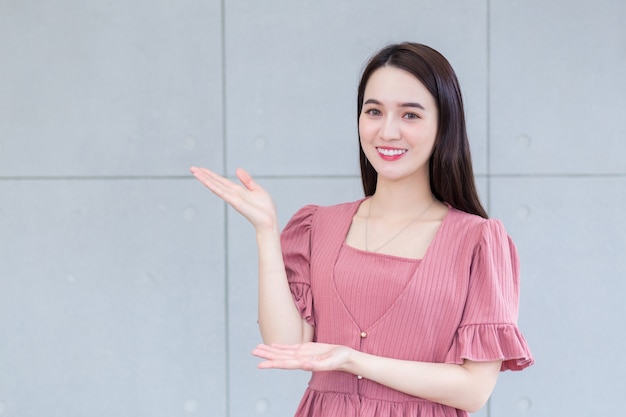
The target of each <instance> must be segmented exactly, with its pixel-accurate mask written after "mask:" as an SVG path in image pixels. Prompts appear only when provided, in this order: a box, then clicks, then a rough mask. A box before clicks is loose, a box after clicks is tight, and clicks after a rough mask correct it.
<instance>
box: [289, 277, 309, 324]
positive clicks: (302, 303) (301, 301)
mask: <svg viewBox="0 0 626 417" xmlns="http://www.w3.org/2000/svg"><path fill="white" fill-rule="evenodd" d="M289 288H290V289H291V294H292V295H293V301H294V303H295V304H296V308H297V309H298V311H299V312H300V316H301V317H302V318H303V319H305V320H306V322H307V323H309V324H310V325H311V326H315V321H314V320H313V297H312V296H311V286H310V285H308V284H302V283H299V282H294V283H290V284H289Z"/></svg>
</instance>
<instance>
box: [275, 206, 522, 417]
mask: <svg viewBox="0 0 626 417" xmlns="http://www.w3.org/2000/svg"><path fill="white" fill-rule="evenodd" d="M361 201H362V200H361ZM361 201H356V202H352V203H346V204H340V205H336V206H331V207H318V206H306V207H303V208H302V209H300V210H299V211H298V212H297V213H296V214H295V215H294V216H293V217H292V219H291V220H290V221H289V223H288V224H287V226H286V227H285V229H284V230H283V233H282V235H281V242H282V248H283V257H284V260H285V267H286V270H287V277H288V280H289V283H290V287H291V291H292V293H293V297H294V300H295V303H296V306H297V307H298V309H299V311H300V313H301V315H302V317H303V318H306V320H307V321H308V322H309V323H311V324H312V325H313V326H314V327H315V337H314V340H315V341H317V342H324V343H331V344H338V345H344V346H349V347H351V348H354V349H357V350H360V351H363V352H367V353H371V354H373V355H378V356H384V357H390V358H397V359H403V360H413V361H423V362H437V363H456V364H461V363H462V362H463V359H468V360H472V361H493V360H502V361H503V362H502V370H506V369H510V370H521V369H523V368H526V367H527V366H530V365H531V364H532V363H533V358H532V355H531V353H530V350H529V349H528V346H527V345H526V341H525V340H524V337H523V336H522V334H521V333H520V331H519V329H518V327H517V324H516V323H517V312H518V304H519V301H518V298H519V265H518V257H517V251H516V249H515V246H514V244H513V242H512V241H511V239H510V238H509V236H508V235H507V233H506V231H505V230H504V227H503V226H502V224H501V223H500V222H499V221H497V220H493V219H489V220H485V219H483V218H481V217H479V216H475V215H471V214H467V213H464V212H461V211H458V210H455V209H450V210H449V212H448V214H447V215H446V217H445V219H444V220H443V222H442V224H441V227H440V228H439V231H438V232H437V234H436V236H435V238H434V239H433V241H432V243H431V244H430V247H429V248H428V250H427V252H426V254H425V255H424V257H423V259H421V260H416V259H405V258H400V257H395V256H390V255H383V254H377V253H371V252H364V251H361V250H358V249H355V248H352V247H350V246H348V245H346V244H345V238H346V235H347V232H348V230H349V228H350V224H351V222H352V217H353V216H354V214H355V213H356V211H357V209H358V207H359V204H360V203H361ZM295 416H296V417H321V416H333V417H334V416H337V417H357V416H359V417H383V416H384V417H409V416H414V417H461V416H463V417H466V416H468V413H466V412H465V411H462V410H457V409H454V408H452V407H448V406H445V405H441V404H438V403H434V402H431V401H427V400H424V399H421V398H417V397H414V396H411V395H408V394H404V393H402V392H399V391H396V390H393V389H391V388H387V387H385V386H383V385H380V384H378V383H376V382H373V381H369V380H367V379H365V378H360V377H358V376H356V375H352V374H349V373H346V372H341V371H333V372H313V374H312V377H311V380H310V381H309V386H308V388H307V389H306V392H305V393H304V397H303V398H302V401H301V402H300V405H299V407H298V410H297V412H296V415H295Z"/></svg>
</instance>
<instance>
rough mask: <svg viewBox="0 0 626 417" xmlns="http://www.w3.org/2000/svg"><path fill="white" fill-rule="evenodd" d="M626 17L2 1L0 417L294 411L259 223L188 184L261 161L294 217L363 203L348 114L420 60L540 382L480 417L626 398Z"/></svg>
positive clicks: (295, 389)
mask: <svg viewBox="0 0 626 417" xmlns="http://www.w3.org/2000/svg"><path fill="white" fill-rule="evenodd" d="M625 18H626V3H624V2H622V1H619V0H599V1H595V2H593V3H590V2H586V1H582V0H568V1H565V0H555V1H550V2H545V1H539V0H527V1H524V2H521V1H508V0H504V1H499V0H498V1H496V0H492V1H488V0H482V1H481V0H476V1H466V0H451V1H445V2H439V1H425V0H418V1H408V0H394V1H390V2H373V1H355V0H347V1H342V2H336V1H327V0H322V1H318V2H299V1H286V0H272V1H265V2H261V1H256V2H252V1H248V2H246V1H242V0H229V1H228V2H226V1H223V2H220V1H217V0H181V1H176V2H171V1H167V0H153V1H146V0H135V1H131V2H122V1H110V0H109V1H101V0H94V1H90V2H85V1H78V0H49V1H43V0H29V1H19V0H0V416H2V417H4V416H9V417H17V416H19V417H44V416H45V417H85V416H103V417H104V416H106V417H109V416H133V417H143V416H145V417H173V416H192V415H197V416H207V417H208V416H211V417H222V416H223V417H251V416H272V417H279V416H281V417H282V416H288V415H291V414H292V413H293V411H294V409H295V407H296V405H297V402H298V401H299V398H300V395H301V393H302V391H303V389H304V386H305V384H306V380H307V379H308V375H307V374H306V373H304V372H284V371H259V370H257V369H256V363H257V360H256V359H255V358H253V357H252V356H251V355H250V351H251V349H252V348H253V347H254V346H255V344H256V343H258V342H259V341H260V337H259V335H258V331H257V325H256V272H255V268H256V254H255V246H254V237H253V233H252V228H251V227H250V226H249V225H248V224H246V223H245V222H244V221H243V220H242V219H241V218H239V217H238V216H237V215H236V214H235V213H233V212H232V211H230V210H228V209H226V208H225V207H224V205H223V204H222V203H220V202H219V201H218V200H217V199H216V198H213V196H211V195H210V194H209V192H208V191H206V190H205V189H203V188H202V187H201V186H200V185H199V184H197V183H196V182H195V180H193V179H191V177H190V175H188V171H187V168H188V167H189V166H190V165H203V166H208V167H211V168H213V169H215V170H217V171H219V172H222V173H225V174H227V175H232V174H233V172H234V169H235V168H236V167H238V166H244V167H246V168H248V169H249V170H250V172H251V173H252V174H253V175H255V176H256V177H257V180H258V181H259V182H260V183H261V184H262V185H264V186H266V187H267V188H268V189H269V190H270V191H271V192H272V193H273V195H274V197H275V199H276V203H277V206H278V208H279V213H280V217H281V222H283V224H284V222H285V221H286V220H287V219H288V218H289V216H290V215H291V214H292V213H293V212H294V211H295V210H296V209H297V208H298V207H300V206H301V205H303V204H306V203H317V204H330V203H334V202H339V201H346V200H352V199H356V198H358V197H360V196H361V190H360V186H359V178H358V167H357V147H356V146H357V145H356V144H357V139H356V117H355V113H356V111H355V101H356V99H355V94H356V85H357V82H358V77H359V72H360V70H361V68H362V65H363V64H364V62H365V61H366V60H367V58H368V57H369V55H370V54H371V53H372V52H373V51H374V50H376V49H378V48H380V47H382V46H384V45H385V44H387V43H389V42H395V41H402V40H413V41H419V42H422V43H426V44H429V45H431V46H433V47H435V48H436V49H438V50H440V51H441V52H442V53H443V54H444V55H446V56H447V57H448V58H449V60H450V61H451V63H452V64H453V66H454V67H455V69H456V70H457V73H458V76H459V78H460V81H461V83H462V87H463V90H464V94H465V101H466V106H467V112H468V120H469V134H470V138H471V142H472V147H473V148H472V150H473V157H474V163H475V170H476V174H477V177H478V182H479V188H480V192H481V195H482V196H483V198H484V199H485V201H486V203H487V206H488V208H489V211H490V214H491V215H492V216H493V217H498V218H500V219H502V220H503V221H504V223H505V225H506V226H507V229H508V231H509V233H510V234H511V235H512V236H513V238H514V239H515V241H516V243H517V244H518V247H519V251H520V255H521V258H522V272H523V277H522V304H521V316H520V325H521V327H522V330H523V331H524V334H525V335H526V338H527V339H528V341H529V343H530V345H531V348H532V350H533V352H534V354H535V356H536V360H537V364H536V365H535V366H534V367H532V368H530V369H529V370H527V371H524V372H522V373H505V374H503V375H502V376H501V378H500V381H499V384H498V386H497V388H496V390H495V392H494V395H493V396H492V399H491V400H490V403H489V405H488V406H487V407H485V408H484V409H483V410H482V411H480V412H479V413H477V414H476V416H479V417H516V416H519V417H531V416H532V417H545V416H564V415H567V416H571V417H587V416H590V415H597V416H609V415H620V414H621V412H622V410H623V407H624V405H626V404H625V400H624V397H623V392H624V391H625V390H626V382H625V379H624V374H625V373H626V365H625V364H624V363H625V362H624V361H623V360H621V355H622V353H623V351H624V349H625V348H626V331H625V330H626V314H625V309H624V306H623V302H622V298H623V294H624V292H625V290H626V284H625V280H624V278H625V277H626V260H625V258H624V256H623V254H624V249H626V221H625V220H624V208H623V207H624V206H625V205H626V193H625V190H626V163H625V162H624V160H625V156H626V118H625V117H624V116H623V114H624V112H625V111H626V78H625V77H624V74H626V26H624V24H623V22H624V20H625Z"/></svg>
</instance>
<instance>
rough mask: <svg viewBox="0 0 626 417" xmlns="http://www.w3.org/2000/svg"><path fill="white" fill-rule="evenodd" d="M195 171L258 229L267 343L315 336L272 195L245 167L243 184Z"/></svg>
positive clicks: (241, 172)
mask: <svg viewBox="0 0 626 417" xmlns="http://www.w3.org/2000/svg"><path fill="white" fill-rule="evenodd" d="M191 172H192V173H193V175H194V176H195V177H196V178H197V179H198V181H200V182H201V183H202V184H204V185H205V186H206V187H207V188H208V189H209V190H211V192H213V194H215V195H217V196H218V197H220V198H221V199H222V200H224V201H225V202H226V203H228V204H229V205H230V206H232V207H233V208H234V209H235V210H236V211H238V212H239V213H241V214H242V215H243V216H244V217H245V218H246V219H247V220H248V221H249V222H250V223H251V224H252V226H254V229H255V230H256V240H257V246H258V250H259V327H260V330H261V336H262V337H263V341H264V342H265V343H303V342H308V341H311V340H313V331H312V327H311V326H310V325H309V324H308V323H306V322H305V321H304V320H303V319H302V318H301V317H300V313H299V312H298V310H297V309H296V306H295V303H294V301H293V297H292V295H291V291H290V289H289V284H288V282H287V275H286V273H285V265H284V263H283V256H282V251H281V247H280V231H279V228H278V220H277V215H276V208H275V206H274V202H273V201H272V198H271V197H270V195H269V194H268V193H267V191H265V190H264V189H263V188H262V187H261V186H259V185H258V184H257V183H256V182H255V181H254V180H253V179H252V177H251V176H250V175H249V174H248V173H247V172H246V171H245V170H243V169H238V170H237V172H236V174H237V178H239V180H240V181H241V183H242V184H243V186H241V185H238V184H235V183H233V182H232V181H230V180H228V179H226V178H224V177H222V176H220V175H218V174H216V173H214V172H212V171H210V170H208V169H205V168H196V167H192V168H191Z"/></svg>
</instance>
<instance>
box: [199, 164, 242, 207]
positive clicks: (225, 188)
mask: <svg viewBox="0 0 626 417" xmlns="http://www.w3.org/2000/svg"><path fill="white" fill-rule="evenodd" d="M194 168H195V167H194ZM191 172H192V173H193V175H194V177H196V179H197V180H198V181H200V182H201V183H202V184H203V185H204V186H205V187H207V188H208V189H209V190H211V191H212V192H213V194H215V195H217V196H218V197H220V198H222V199H224V200H226V201H227V202H229V203H231V202H232V201H230V200H231V199H232V198H229V196H234V195H236V193H237V191H238V189H239V190H243V189H242V188H241V187H240V186H239V185H237V184H235V183H234V182H232V181H230V180H229V179H227V178H224V177H222V176H221V175H219V174H217V173H215V172H213V171H211V170H209V169H206V168H195V169H192V171H191Z"/></svg>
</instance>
